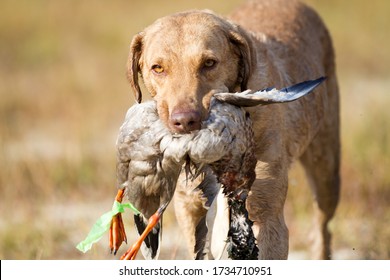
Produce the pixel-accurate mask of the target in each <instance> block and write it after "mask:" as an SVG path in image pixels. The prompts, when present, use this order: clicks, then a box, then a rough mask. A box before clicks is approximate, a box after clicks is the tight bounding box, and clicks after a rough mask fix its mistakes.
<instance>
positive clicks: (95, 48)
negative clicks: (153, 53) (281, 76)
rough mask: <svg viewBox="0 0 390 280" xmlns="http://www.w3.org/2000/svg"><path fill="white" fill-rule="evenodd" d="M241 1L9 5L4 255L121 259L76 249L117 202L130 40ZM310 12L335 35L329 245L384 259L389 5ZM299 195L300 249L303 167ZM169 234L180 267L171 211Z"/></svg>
mask: <svg viewBox="0 0 390 280" xmlns="http://www.w3.org/2000/svg"><path fill="white" fill-rule="evenodd" d="M241 2H243V1H238V0H236V1H224V2H221V1H204V0H201V1H194V0H191V1H170V2H166V3H164V5H161V2H159V1H155V0H153V1H138V0H131V1H129V0H128V1H125V0H122V1H120V0H116V1H110V2H107V1H77V0H70V1H51V0H35V1H28V0H20V1H12V0H4V1H2V4H1V9H0V42H1V45H0V211H1V213H2V215H1V219H0V258H1V259H80V258H82V259H86V258H93V259H101V258H103V259H104V258H113V257H112V256H110V255H109V254H107V248H106V243H105V242H103V241H101V242H100V243H99V244H98V245H97V246H96V247H95V248H94V249H93V250H92V251H91V253H88V254H86V255H83V254H80V253H79V252H77V251H76V249H75V248H74V245H75V244H76V243H77V242H79V241H80V240H81V239H82V238H84V237H85V235H86V234H87V233H88V231H89V229H90V227H91V226H92V224H93V222H94V221H95V220H96V218H97V217H98V216H99V215H100V214H102V213H104V212H106V211H107V210H109V209H110V207H111V203H112V200H113V199H114V196H115V187H114V185H115V138H116V135H117V131H118V129H119V126H120V124H121V122H122V119H123V117H124V114H125V111H126V109H127V108H128V107H129V106H130V105H131V104H132V102H133V97H132V93H131V91H130V87H129V85H128V84H127V81H126V78H125V65H126V59H127V55H128V47H129V43H130V40H131V38H132V36H133V35H134V34H135V33H136V32H139V31H140V30H142V29H143V28H144V27H145V26H147V25H148V24H150V23H151V22H153V21H154V20H155V19H156V18H158V17H160V16H163V15H166V14H169V13H173V12H176V11H180V10H185V9H192V8H209V9H212V10H215V11H216V12H218V13H221V14H227V13H229V11H231V10H232V9H233V8H234V7H235V6H237V4H239V3H241ZM306 2H307V3H309V4H310V5H311V6H313V7H314V8H316V10H317V11H318V12H319V14H320V15H321V16H322V17H323V19H324V21H325V22H326V24H327V25H328V27H329V29H330V31H331V34H332V36H333V40H334V45H335V48H336V55H337V65H338V73H339V80H340V88H341V93H342V141H343V163H342V181H343V185H342V197H341V201H340V207H339V209H338V212H337V215H336V219H335V220H334V221H333V222H332V225H331V226H332V229H333V231H334V233H335V234H334V242H333V243H334V248H335V250H336V251H337V252H339V253H338V255H337V257H339V258H358V259H360V258H361V259H389V258H390V227H389V224H388V221H389V220H390V208H389V207H388V201H390V173H389V171H388V170H389V166H390V147H389V143H390V141H389V140H390V139H389V132H390V110H389V109H388V108H389V106H390V96H389V94H388V92H389V91H390V80H389V79H388V73H390V53H389V52H388V50H389V49H390V37H389V36H388V30H389V28H390V19H389V17H388V15H387V13H388V11H389V10H390V2H389V1H380V0H373V1H370V2H367V1H363V0H355V1H353V2H351V1H349V2H348V1H335V0H330V1H319V0H318V1H315V0H311V1H306ZM290 185H291V187H290V191H289V197H288V202H287V206H286V217H287V222H288V224H289V228H290V233H291V250H292V251H299V250H305V249H306V248H307V247H308V244H307V243H308V242H307V240H308V238H307V237H308V236H309V232H310V226H311V205H312V200H311V194H310V191H309V188H308V187H307V186H306V184H305V181H304V179H303V175H302V171H301V170H300V169H299V167H294V169H293V172H292V174H291V184H290ZM164 224H165V226H166V227H165V232H166V233H167V234H166V235H165V236H164V238H165V239H166V240H164V244H165V245H164V246H166V248H168V247H169V249H166V250H165V253H164V250H163V251H162V254H165V255H163V257H166V258H185V257H186V255H185V253H186V252H185V251H183V248H182V247H183V246H182V245H183V244H182V243H183V242H184V240H183V239H181V240H182V242H177V243H175V242H174V240H171V238H170V236H172V235H171V234H175V240H176V238H181V237H180V232H177V231H175V230H176V226H175V219H174V217H173V214H172V210H171V209H169V215H167V217H166V218H165V221H164ZM127 228H128V229H130V230H128V232H129V231H131V229H132V228H133V227H132V225H130V224H128V226H127ZM130 238H131V237H130ZM130 238H129V240H132V239H130ZM163 249H164V248H163Z"/></svg>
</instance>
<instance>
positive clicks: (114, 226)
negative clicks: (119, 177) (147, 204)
mask: <svg viewBox="0 0 390 280" xmlns="http://www.w3.org/2000/svg"><path fill="white" fill-rule="evenodd" d="M123 196H124V189H121V190H119V191H118V193H117V195H116V198H115V200H116V201H118V202H119V203H120V202H122V199H123ZM123 242H125V243H127V237H126V232H125V227H124V225H123V220H122V214H121V213H118V214H116V215H115V216H113V217H112V220H111V226H110V230H109V246H110V252H111V253H113V252H114V255H116V253H117V252H118V249H119V247H120V246H121V245H122V243H123Z"/></svg>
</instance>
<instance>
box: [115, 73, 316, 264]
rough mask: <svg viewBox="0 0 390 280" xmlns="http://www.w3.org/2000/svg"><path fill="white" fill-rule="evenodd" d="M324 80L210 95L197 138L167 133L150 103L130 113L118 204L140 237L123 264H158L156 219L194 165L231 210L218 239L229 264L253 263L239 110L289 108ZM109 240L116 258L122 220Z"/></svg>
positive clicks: (243, 121) (246, 139) (250, 167)
mask: <svg viewBox="0 0 390 280" xmlns="http://www.w3.org/2000/svg"><path fill="white" fill-rule="evenodd" d="M323 79H324V78H320V79H317V80H314V81H307V82H303V83H300V84H297V85H294V86H292V87H288V88H285V89H282V90H276V89H271V88H269V89H265V90H262V91H258V92H250V91H245V92H242V93H218V94H215V95H214V98H213V99H212V101H211V104H210V112H209V117H208V119H207V120H206V121H205V122H203V124H202V128H201V129H200V130H199V131H197V132H194V133H190V134H171V132H170V131H169V130H168V128H166V127H165V125H164V124H163V123H162V122H161V121H160V119H159V117H158V114H157V110H156V104H155V102H153V101H151V102H146V103H143V104H136V105H134V106H133V107H131V108H130V109H129V111H128V113H127V115H126V118H125V122H124V124H123V125H122V127H121V129H120V134H119V137H118V141H117V148H118V154H117V157H118V163H117V177H118V188H119V191H118V195H117V198H116V199H117V200H118V201H119V202H121V201H122V198H123V196H124V195H126V196H127V198H128V199H129V201H130V202H131V203H133V204H134V206H135V207H136V208H138V210H139V211H140V212H141V213H142V215H135V216H134V220H135V224H136V227H137V229H138V232H139V234H140V235H141V237H140V238H139V240H138V241H137V242H136V243H135V244H134V245H133V247H131V248H130V249H129V250H128V251H127V252H126V253H125V254H124V255H123V256H122V258H121V259H134V258H135V256H136V254H137V252H138V251H139V249H140V248H141V251H142V253H143V255H144V256H145V258H150V259H155V258H157V257H158V253H159V244H160V242H161V232H162V230H161V218H162V215H163V213H164V211H165V209H166V207H167V205H168V204H169V202H170V201H171V199H172V197H173V194H174V191H175V187H176V182H177V180H178V176H179V174H180V172H181V169H182V166H183V164H184V163H185V162H187V164H188V162H190V164H192V165H193V166H195V172H196V174H194V176H195V177H196V176H198V175H199V174H200V173H202V172H203V170H204V168H206V167H209V168H211V170H212V171H213V172H214V174H215V176H216V177H217V180H218V182H219V183H220V184H221V185H222V188H223V193H224V195H225V196H226V197H227V199H228V205H229V210H230V216H229V220H230V222H229V224H230V226H229V232H228V234H227V236H225V237H224V238H225V239H226V238H228V242H229V246H228V251H229V257H230V258H232V259H256V258H257V254H258V247H257V244H256V239H255V237H254V235H253V232H252V229H251V226H252V222H251V221H250V220H249V218H248V213H247V212H246V207H245V201H246V197H247V195H248V193H249V191H250V188H251V185H252V183H253V181H254V180H255V167H256V157H255V155H254V145H255V143H254V136H253V130H252V123H251V121H250V116H249V114H248V113H247V112H246V111H245V110H244V109H243V108H242V107H245V106H255V105H259V104H263V105H265V104H271V103H280V102H289V101H293V100H295V99H297V98H299V97H301V96H303V95H305V94H307V93H309V92H311V91H312V90H313V89H314V88H315V87H316V86H318V85H319V84H320V83H321V82H322V81H323ZM110 236H111V237H112V238H111V239H110V248H111V250H113V251H114V253H115V252H116V251H117V250H118V248H119V246H120V245H121V243H122V242H123V241H126V234H125V232H124V227H123V222H122V219H121V216H120V214H118V215H117V217H115V218H114V219H113V223H112V227H111V228H110ZM142 244H143V245H142Z"/></svg>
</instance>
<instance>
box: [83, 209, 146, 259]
mask: <svg viewBox="0 0 390 280" xmlns="http://www.w3.org/2000/svg"><path fill="white" fill-rule="evenodd" d="M125 208H129V209H131V210H132V211H133V212H134V213H135V214H141V212H139V211H138V210H137V208H135V207H134V205H133V204H131V203H119V202H118V201H114V205H113V206H112V209H111V211H109V212H107V213H104V214H103V215H102V216H101V217H100V218H99V219H98V220H97V221H96V223H95V224H94V225H93V227H92V229H91V231H90V232H89V233H88V236H87V237H86V238H85V239H84V240H83V241H81V242H80V243H79V244H77V246H76V248H77V249H79V250H80V251H81V252H83V253H86V252H87V251H88V250H90V249H91V248H92V245H93V244H94V243H96V242H98V241H99V240H100V239H101V238H102V237H103V235H104V233H105V232H107V231H108V230H109V228H110V226H111V221H112V217H114V216H115V215H116V214H118V213H123V212H125Z"/></svg>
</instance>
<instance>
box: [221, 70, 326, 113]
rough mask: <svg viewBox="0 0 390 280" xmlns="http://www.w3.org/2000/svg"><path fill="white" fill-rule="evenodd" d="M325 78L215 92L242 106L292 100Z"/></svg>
mask: <svg viewBox="0 0 390 280" xmlns="http://www.w3.org/2000/svg"><path fill="white" fill-rule="evenodd" d="M325 79H326V78H325V77H321V78H318V79H316V80H310V81H305V82H302V83H299V84H295V85H293V86H290V87H286V88H283V89H280V90H277V89H275V88H267V89H263V90H260V91H256V92H252V91H251V90H246V91H243V92H238V93H216V94H214V97H215V98H217V99H218V100H220V101H223V102H228V103H230V104H233V105H236V106H242V107H251V106H256V105H261V104H262V105H265V104H272V103H284V102H291V101H294V100H296V99H298V98H300V97H302V96H304V95H306V94H308V93H310V92H312V91H313V90H314V89H315V88H316V87H317V86H319V85H320V84H321V83H322V82H323V81H324V80H325Z"/></svg>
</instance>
